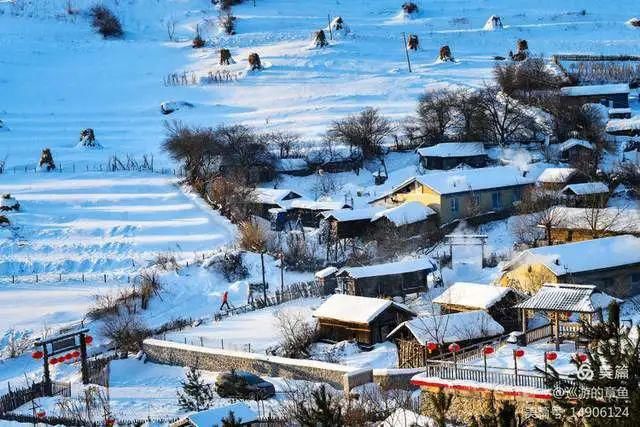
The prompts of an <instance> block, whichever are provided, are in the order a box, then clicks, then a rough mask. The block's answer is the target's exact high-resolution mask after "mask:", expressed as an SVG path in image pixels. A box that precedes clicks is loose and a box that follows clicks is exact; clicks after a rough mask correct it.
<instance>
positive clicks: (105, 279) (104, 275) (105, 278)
mask: <svg viewBox="0 0 640 427" xmlns="http://www.w3.org/2000/svg"><path fill="white" fill-rule="evenodd" d="M103 277H104V283H107V275H106V274H103Z"/></svg>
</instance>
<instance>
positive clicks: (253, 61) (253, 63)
mask: <svg viewBox="0 0 640 427" xmlns="http://www.w3.org/2000/svg"><path fill="white" fill-rule="evenodd" d="M248 60H249V68H250V69H251V70H261V69H262V63H261V62H260V56H259V55H258V54H257V53H255V52H254V53H250V54H249V58H248Z"/></svg>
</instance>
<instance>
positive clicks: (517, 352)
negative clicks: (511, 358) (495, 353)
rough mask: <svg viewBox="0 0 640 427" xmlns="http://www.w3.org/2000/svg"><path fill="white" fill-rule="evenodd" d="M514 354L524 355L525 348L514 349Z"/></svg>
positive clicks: (517, 355)
mask: <svg viewBox="0 0 640 427" xmlns="http://www.w3.org/2000/svg"><path fill="white" fill-rule="evenodd" d="M513 354H515V355H516V357H522V356H524V350H523V349H521V348H519V349H517V350H514V351H513Z"/></svg>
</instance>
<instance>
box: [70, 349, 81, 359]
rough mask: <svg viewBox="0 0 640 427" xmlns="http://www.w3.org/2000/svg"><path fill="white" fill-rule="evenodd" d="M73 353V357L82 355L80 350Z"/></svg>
mask: <svg viewBox="0 0 640 427" xmlns="http://www.w3.org/2000/svg"><path fill="white" fill-rule="evenodd" d="M71 354H72V355H73V357H75V358H78V357H80V352H79V351H78V350H76V351H74V352H73V353H71Z"/></svg>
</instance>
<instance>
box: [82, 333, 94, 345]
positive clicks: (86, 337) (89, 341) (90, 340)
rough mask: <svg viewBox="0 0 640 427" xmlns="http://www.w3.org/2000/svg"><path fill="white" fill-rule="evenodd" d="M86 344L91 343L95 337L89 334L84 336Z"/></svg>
mask: <svg viewBox="0 0 640 427" xmlns="http://www.w3.org/2000/svg"><path fill="white" fill-rule="evenodd" d="M84 342H85V344H91V343H92V342H93V337H92V336H91V335H87V336H85V337H84Z"/></svg>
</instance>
